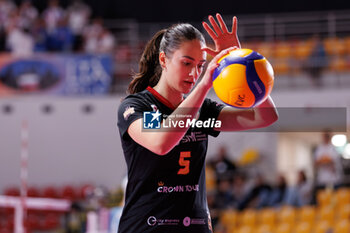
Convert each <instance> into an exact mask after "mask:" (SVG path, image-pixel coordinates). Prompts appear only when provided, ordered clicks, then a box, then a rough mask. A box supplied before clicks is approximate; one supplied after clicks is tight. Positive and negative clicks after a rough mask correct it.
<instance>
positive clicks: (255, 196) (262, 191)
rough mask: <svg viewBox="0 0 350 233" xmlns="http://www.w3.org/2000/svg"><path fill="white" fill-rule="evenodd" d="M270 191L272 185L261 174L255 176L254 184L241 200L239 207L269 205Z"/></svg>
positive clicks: (241, 208)
mask: <svg viewBox="0 0 350 233" xmlns="http://www.w3.org/2000/svg"><path fill="white" fill-rule="evenodd" d="M270 191H271V186H270V185H268V184H267V183H266V182H265V180H264V178H263V176H262V175H261V174H258V175H257V176H256V177H255V184H254V186H253V187H252V188H251V189H250V190H249V191H248V193H247V195H245V196H244V198H243V199H242V200H240V201H239V203H238V206H237V207H238V209H239V210H243V209H245V208H247V207H252V208H262V207H266V206H267V205H268V200H269V194H270Z"/></svg>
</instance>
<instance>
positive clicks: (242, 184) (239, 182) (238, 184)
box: [232, 173, 249, 207]
mask: <svg viewBox="0 0 350 233" xmlns="http://www.w3.org/2000/svg"><path fill="white" fill-rule="evenodd" d="M248 191H249V182H247V180H246V178H245V175H244V174H242V173H236V174H235V175H234V177H233V181H232V193H233V195H234V200H235V207H237V205H238V203H239V202H240V200H243V198H244V197H245V196H246V195H247V193H248Z"/></svg>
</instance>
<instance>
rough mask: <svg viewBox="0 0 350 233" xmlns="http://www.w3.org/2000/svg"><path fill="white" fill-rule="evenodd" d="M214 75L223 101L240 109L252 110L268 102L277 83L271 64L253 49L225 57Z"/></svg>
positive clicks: (239, 50)
mask: <svg viewBox="0 0 350 233" xmlns="http://www.w3.org/2000/svg"><path fill="white" fill-rule="evenodd" d="M218 63H219V64H220V65H219V66H218V67H217V68H216V69H215V71H214V73H213V77H212V78H213V88H214V91H215V93H216V95H217V96H218V97H219V99H220V100H221V101H222V102H224V103H225V104H227V105H229V106H232V107H236V108H252V107H255V106H257V105H259V104H261V103H262V102H264V101H265V100H266V98H267V97H268V96H269V94H270V93H271V90H272V87H273V83H274V72H273V69H272V66H271V64H270V63H269V62H268V60H267V59H266V58H265V57H264V56H262V55H261V54H259V53H258V52H256V51H253V50H251V49H236V50H232V51H230V53H229V54H226V55H224V56H223V57H221V58H220V59H219V61H218Z"/></svg>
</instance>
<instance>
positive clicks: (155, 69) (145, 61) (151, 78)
mask: <svg viewBox="0 0 350 233" xmlns="http://www.w3.org/2000/svg"><path fill="white" fill-rule="evenodd" d="M165 32H166V29H163V30H160V31H159V32H157V33H156V34H155V35H154V36H153V38H152V39H151V40H150V41H149V42H148V43H147V45H146V47H145V49H144V51H143V53H142V55H141V59H140V62H139V72H138V73H135V74H134V75H133V80H132V81H131V83H130V84H129V87H128V92H129V93H130V94H135V93H138V92H141V91H143V90H145V89H146V88H147V87H148V86H151V87H154V86H155V85H156V84H157V83H158V81H159V78H160V75H161V73H162V69H161V67H160V64H159V47H160V42H161V40H162V38H163V35H164V33H165Z"/></svg>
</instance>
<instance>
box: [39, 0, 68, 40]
mask: <svg viewBox="0 0 350 233" xmlns="http://www.w3.org/2000/svg"><path fill="white" fill-rule="evenodd" d="M64 16H65V12H64V10H63V9H62V8H61V7H60V6H59V1H58V0H50V1H49V5H48V7H47V8H46V10H45V11H44V12H43V18H44V20H45V23H46V30H47V32H48V34H51V33H52V32H54V31H55V29H56V28H57V26H58V23H59V21H60V20H62V19H63V18H64Z"/></svg>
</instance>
